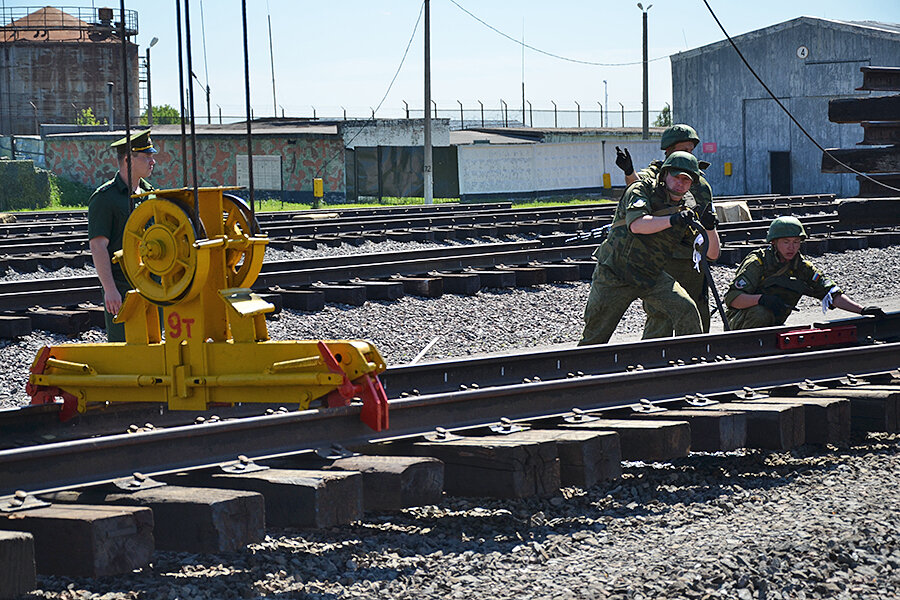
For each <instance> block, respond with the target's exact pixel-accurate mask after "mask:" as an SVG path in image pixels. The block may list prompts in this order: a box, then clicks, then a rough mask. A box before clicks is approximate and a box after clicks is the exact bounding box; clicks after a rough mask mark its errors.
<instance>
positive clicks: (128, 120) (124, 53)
mask: <svg viewBox="0 0 900 600" xmlns="http://www.w3.org/2000/svg"><path fill="white" fill-rule="evenodd" d="M119 19H120V21H121V22H120V23H119V31H120V32H121V36H122V98H123V99H124V102H123V103H124V104H125V143H126V144H127V145H128V154H126V155H125V156H126V159H125V162H126V164H127V165H128V167H127V169H128V174H127V175H126V176H125V181H126V183H128V203H129V206H130V210H134V199H133V198H132V197H131V195H132V194H133V193H134V187H135V186H134V182H133V181H132V179H131V112H130V110H129V108H130V107H129V106H128V105H129V104H130V102H129V101H128V33H127V31H126V29H125V0H119ZM38 133H40V131H38ZM138 185H140V182H138Z"/></svg>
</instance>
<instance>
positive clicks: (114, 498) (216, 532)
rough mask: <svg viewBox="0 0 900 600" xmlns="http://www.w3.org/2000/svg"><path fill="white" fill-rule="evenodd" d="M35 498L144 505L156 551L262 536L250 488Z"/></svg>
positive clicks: (258, 505) (230, 547) (242, 542)
mask: <svg viewBox="0 0 900 600" xmlns="http://www.w3.org/2000/svg"><path fill="white" fill-rule="evenodd" d="M41 498H42V499H43V500H47V501H49V502H54V503H60V502H66V503H76V504H104V505H121V506H143V507H146V508H149V509H151V510H152V511H153V522H154V526H153V537H154V539H155V542H156V548H157V549H158V550H172V551H175V552H194V553H198V552H206V553H214V552H234V551H237V550H240V549H241V548H243V547H244V546H246V545H247V544H253V543H256V542H259V541H262V540H263V539H264V538H265V536H266V531H265V500H264V499H263V496H262V494H257V493H254V492H245V491H240V490H221V489H215V488H202V487H181V486H173V485H167V486H162V487H155V488H150V489H147V490H139V491H135V492H122V491H116V492H108V491H104V490H87V491H67V492H57V493H54V494H45V495H42V496H41Z"/></svg>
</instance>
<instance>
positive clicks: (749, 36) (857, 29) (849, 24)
mask: <svg viewBox="0 0 900 600" xmlns="http://www.w3.org/2000/svg"><path fill="white" fill-rule="evenodd" d="M800 25H812V26H815V27H827V28H831V29H837V30H841V31H847V32H851V33H858V34H865V35H872V36H876V37H886V38H890V39H895V40H897V41H900V24H896V23H881V22H878V21H836V20H833V19H822V18H820V17H805V16H804V17H797V18H796V19H791V20H790V21H784V22H782V23H777V24H775V25H770V26H768V27H763V28H762V29H756V30H754V31H749V32H747V33H743V34H741V35H736V36H732V38H731V39H733V40H734V42H735V44H737V46H738V48H740V47H741V43H747V42H751V41H753V40H756V39H759V38H762V37H766V36H769V35H772V34H773V33H778V32H780V31H785V30H788V29H793V28H794V27H798V26H800ZM726 47H727V48H731V44H730V43H729V42H728V40H727V39H726V40H720V41H718V42H713V43H711V44H707V45H705V46H700V47H699V48H692V49H691V50H685V51H684V52H677V53H675V54H673V55H672V56H671V57H670V59H671V60H673V61H677V60H683V59H687V58H693V57H695V56H699V55H701V54H709V53H711V52H717V51H719V50H721V49H722V48H726Z"/></svg>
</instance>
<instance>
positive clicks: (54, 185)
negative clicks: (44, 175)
mask: <svg viewBox="0 0 900 600" xmlns="http://www.w3.org/2000/svg"><path fill="white" fill-rule="evenodd" d="M93 192H94V190H92V189H91V188H89V187H88V186H86V185H84V184H82V183H78V182H77V181H71V180H70V179H66V178H65V177H60V176H59V175H57V174H55V173H50V206H59V207H66V208H72V207H75V208H84V207H86V206H87V205H88V200H90V198H91V194H92V193H93Z"/></svg>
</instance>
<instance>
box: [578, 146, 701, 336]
mask: <svg viewBox="0 0 900 600" xmlns="http://www.w3.org/2000/svg"><path fill="white" fill-rule="evenodd" d="M699 178H700V166H699V164H698V163H697V159H696V158H695V157H694V155H693V154H689V153H687V152H673V153H671V154H670V155H669V156H668V157H667V158H666V160H665V162H663V163H662V165H661V167H660V170H659V175H658V177H657V179H656V180H655V181H644V180H639V181H637V182H635V183H633V184H631V185H630V186H628V188H627V189H626V190H625V194H624V195H623V196H622V199H621V200H620V201H619V205H618V207H617V208H616V214H615V217H614V219H613V223H612V227H611V228H610V232H609V237H607V238H606V240H605V241H604V242H603V244H601V245H600V247H599V248H597V250H596V251H595V252H594V257H595V258H596V259H597V266H596V267H595V269H594V276H593V280H592V282H591V291H590V295H589V296H588V301H587V306H586V307H585V309H584V333H583V334H582V338H581V341H580V342H579V345H586V344H602V343H606V342H608V341H609V338H610V336H612V333H613V331H614V330H615V328H616V325H617V324H618V323H619V320H620V319H621V318H622V315H623V314H624V313H625V310H626V309H627V308H628V306H629V305H630V304H631V303H632V302H633V301H634V300H636V299H638V298H642V299H643V300H644V301H645V302H646V303H648V304H650V305H652V306H653V307H654V308H655V309H656V310H658V311H659V312H661V313H663V314H664V315H665V316H666V318H667V319H668V320H669V322H670V323H672V324H673V327H674V329H675V333H676V335H687V334H691V333H700V315H699V314H698V313H697V305H696V304H694V301H693V300H691V297H690V296H689V295H688V293H687V292H686V291H685V289H684V288H683V287H682V286H681V285H680V284H679V283H678V282H676V281H675V279H674V278H672V276H671V275H669V274H668V273H666V272H665V271H664V270H663V267H664V265H665V263H666V260H667V258H668V257H669V256H671V254H672V250H673V248H674V247H675V246H676V245H677V244H679V243H680V241H681V239H682V238H684V237H685V235H687V230H688V229H689V227H688V224H689V223H690V222H691V221H692V220H693V217H692V213H691V209H693V208H694V207H695V206H696V202H695V201H694V198H693V196H691V193H690V192H689V191H688V190H689V188H690V187H691V185H693V184H696V183H697V181H698V180H699ZM709 238H710V244H709V250H708V252H707V254H708V255H709V256H710V257H712V258H715V257H717V256H718V255H719V236H718V234H717V233H716V232H715V230H714V229H713V230H711V231H710V232H709Z"/></svg>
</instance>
